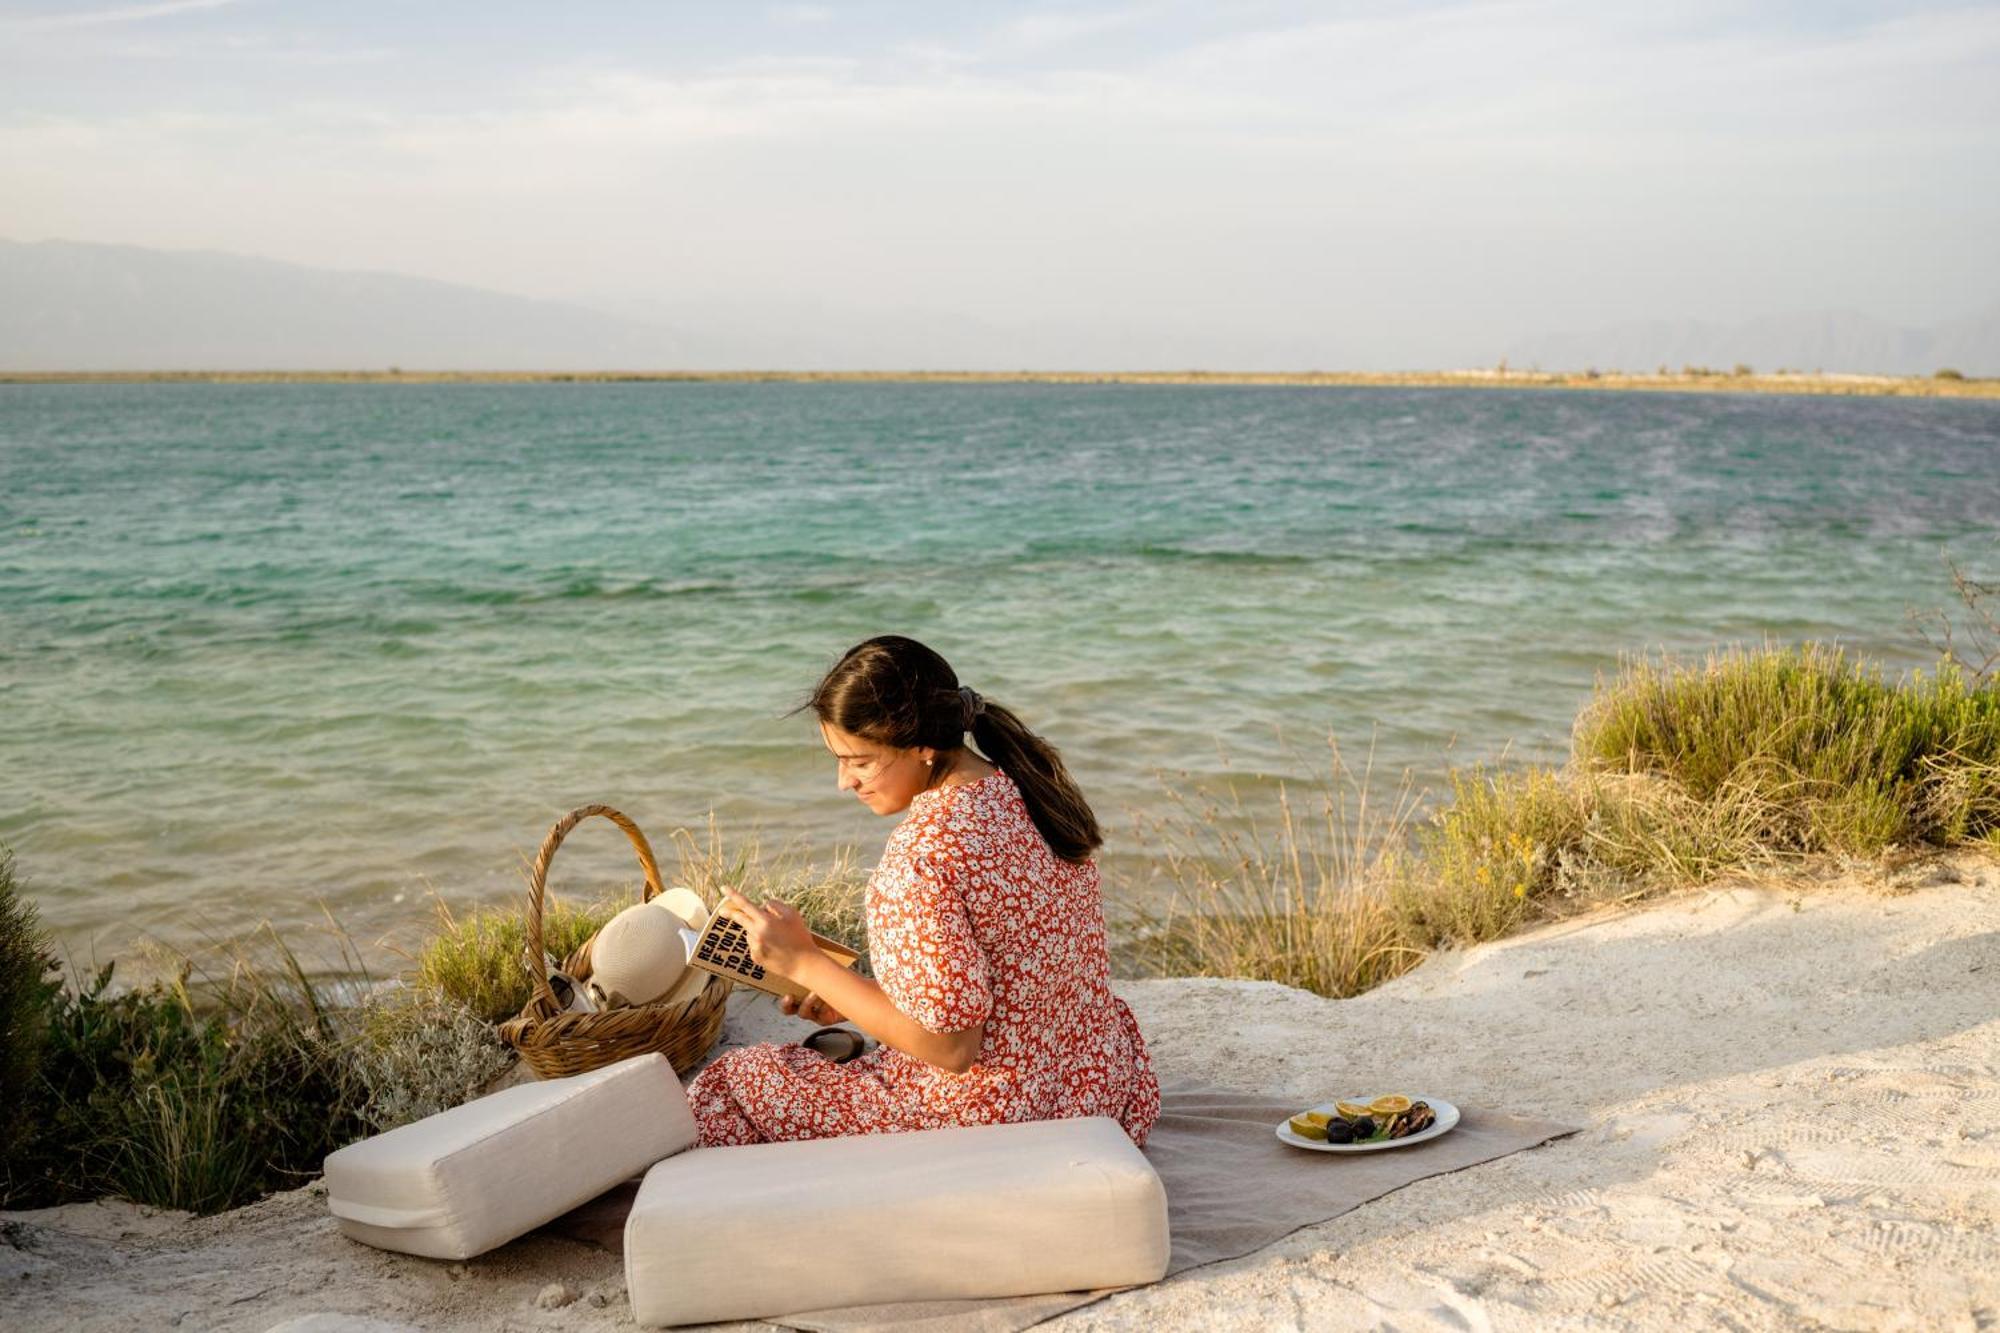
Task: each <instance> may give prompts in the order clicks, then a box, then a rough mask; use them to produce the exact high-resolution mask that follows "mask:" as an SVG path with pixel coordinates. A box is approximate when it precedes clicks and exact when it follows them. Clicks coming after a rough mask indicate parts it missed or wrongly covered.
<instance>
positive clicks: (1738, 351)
mask: <svg viewBox="0 0 2000 1333" xmlns="http://www.w3.org/2000/svg"><path fill="white" fill-rule="evenodd" d="M1507 362H1508V364H1509V365H1510V366H1512V367H1514V368H1515V369H1517V370H1528V369H1533V368H1537V367H1538V368H1540V369H1542V370H1587V369H1590V368H1592V367H1595V368H1596V369H1598V370H1625V371H1641V372H1643V371H1650V370H1657V369H1658V368H1659V367H1661V366H1665V367H1667V368H1668V369H1669V370H1679V369H1681V368H1682V367H1683V366H1706V367H1709V368H1711V369H1714V370H1730V369H1732V368H1734V367H1735V366H1737V365H1739V364H1741V365H1747V366H1749V367H1751V368H1752V369H1754V370H1760V371H1774V370H1824V371H1828V372H1842V371H1860V372H1871V373H1874V374H1879V375H1929V374H1932V373H1934V372H1936V371H1938V370H1942V369H1946V368H1950V369H1953V370H1958V371H1962V372H1964V373H1965V374H1967V375H2000V305H1994V306H1991V307H1989V308H1988V309H1986V310H1985V311H1982V312H1981V313H1979V314H1977V315H1973V316H1971V317H1969V318H1966V319H1961V320H1955V321H1953V322H1951V323H1949V324H1941V325H1939V326H1937V327H1936V328H1930V329H1910V328H1902V327H1899V326H1897V325H1894V324H1889V323H1885V322H1884V321H1882V320H1879V319H1874V318H1872V317H1870V316H1868V315H1863V314H1859V313H1857V312H1855V311H1852V310H1829V311H1824V312H1821V313H1817V314H1804V315H1771V316H1766V317H1764V318H1762V319H1754V320H1750V321H1748V322H1746V323H1742V324H1708V323H1702V322H1700V321H1697V320H1654V321H1651V322H1647V323H1638V324H1622V325H1619V326H1617V327H1615V328H1608V329H1599V330H1597V331H1596V332H1593V333H1553V334H1545V335H1543V336H1541V337H1537V338H1529V339H1526V340H1524V341H1523V342H1521V343H1520V344H1518V345H1517V346H1514V347H1511V348H1509V349H1508V351H1507Z"/></svg>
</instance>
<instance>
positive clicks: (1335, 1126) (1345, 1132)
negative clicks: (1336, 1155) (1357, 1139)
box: [1326, 1120, 1354, 1143]
mask: <svg viewBox="0 0 2000 1333" xmlns="http://www.w3.org/2000/svg"><path fill="white" fill-rule="evenodd" d="M1326 1141H1327V1142H1328V1143H1352V1142H1354V1126H1352V1125H1350V1124H1348V1123H1347V1122H1346V1121H1345V1120H1329V1121H1328V1122H1327V1125H1326Z"/></svg>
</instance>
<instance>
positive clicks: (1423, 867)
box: [1392, 768, 1591, 947]
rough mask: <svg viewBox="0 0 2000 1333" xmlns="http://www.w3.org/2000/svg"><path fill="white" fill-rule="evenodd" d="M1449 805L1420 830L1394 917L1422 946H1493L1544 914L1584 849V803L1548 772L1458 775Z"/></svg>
mask: <svg viewBox="0 0 2000 1333" xmlns="http://www.w3.org/2000/svg"><path fill="white" fill-rule="evenodd" d="M1449 781H1450V784H1451V799H1450V801H1449V803H1447V804H1445V805H1444V806H1443V807H1442V808H1440V809H1439V810H1438V811H1436V812H1435V813H1434V814H1433V815H1432V816H1431V817H1430V819H1429V820H1427V821H1426V822H1425V823H1424V824H1423V825H1422V826H1421V827H1420V828H1419V829H1418V830H1417V847H1418V859H1417V863H1416V864H1415V865H1414V866H1413V867H1412V873H1410V874H1408V875H1405V876H1404V877H1402V879H1401V880H1400V881H1399V882H1398V883H1397V885H1396V887H1395V891H1394V893H1393V895H1392V897H1393V901H1394V904H1395V908H1396V912H1397V915H1398V917H1399V918H1400V919H1401V921H1402V922H1403V923H1404V924H1405V926H1406V927H1407V928H1408V929H1409V931H1410V933H1411V934H1412V935H1413V936H1414V938H1415V939H1417V940H1418V941H1420V942H1421V943H1422V944H1423V945H1425V946H1426V947H1428V946H1431V945H1435V944H1442V943H1448V942H1459V943H1471V942H1475V941H1478V940H1489V939H1494V938H1496V937H1498V936H1501V935H1505V934H1507V933H1509V932H1510V931H1512V930H1514V929H1515V928H1516V927H1517V926H1519V925H1520V924H1521V923H1522V922H1524V921H1526V920H1528V919H1530V918H1531V917H1533V916H1535V915H1537V914H1538V912H1539V902H1540V900H1541V899H1542V898H1543V897H1545V896H1546V895H1547V894H1548V893H1550V892H1551V891H1552V890H1553V889H1554V888H1555V887H1556V884H1557V873H1556V872H1557V867H1558V865H1559V864H1560V863H1561V861H1562V858H1563V856H1564V854H1565V853H1567V852H1569V851H1571V850H1572V849H1574V848H1576V847H1578V846H1580V845H1582V843H1583V840H1584V833H1585V829H1586V828H1587V826H1588V824H1589V820H1590V815H1591V810H1590V805H1589V802H1588V800H1587V797H1586V794H1585V793H1582V792H1579V791H1578V790H1577V789H1575V788H1573V787H1572V786H1571V785H1570V784H1569V783H1566V782H1565V781H1564V780H1563V778H1562V776H1561V775H1560V774H1558V773H1555V772H1554V771H1552V770H1550V769H1546V768H1529V769H1523V770H1520V771H1517V772H1490V771H1486V770H1482V769H1477V768H1474V769H1469V770H1454V771H1453V772H1452V773H1451V774H1450V778H1449Z"/></svg>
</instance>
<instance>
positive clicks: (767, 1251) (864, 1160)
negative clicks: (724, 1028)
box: [625, 1116, 1168, 1326]
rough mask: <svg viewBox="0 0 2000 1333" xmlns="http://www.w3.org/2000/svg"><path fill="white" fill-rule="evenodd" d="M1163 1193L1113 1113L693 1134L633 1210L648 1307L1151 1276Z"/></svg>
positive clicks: (631, 1228)
mask: <svg viewBox="0 0 2000 1333" xmlns="http://www.w3.org/2000/svg"><path fill="white" fill-rule="evenodd" d="M1167 1251H1168V1239H1167V1195H1166V1190H1165V1189H1164V1188H1163V1187H1162V1186H1161V1184H1160V1178H1159V1176H1158V1175H1157V1174H1155V1173H1154V1171H1153V1167H1152V1164H1151V1163H1150V1162H1148V1161H1147V1160H1146V1158H1145V1156H1144V1154H1142V1153H1141V1152H1140V1151H1139V1150H1138V1149H1137V1148H1136V1147H1134V1146H1133V1144H1132V1140H1131V1139H1130V1138H1129V1137H1127V1136H1126V1133H1125V1131H1124V1130H1123V1129H1121V1128H1119V1126H1118V1122H1117V1121H1115V1120H1112V1119H1111V1118H1109V1117H1108V1116H1080V1117H1076V1118H1073V1119H1068V1120H1038V1121H1027V1122H1023V1123H1020V1124H1007V1125H975V1126H967V1127H965V1128H958V1129H927V1130H917V1131H912V1132H906V1133H892V1134H864V1135H854V1136H847V1137H841V1138H831V1139H807V1140H803V1141H799V1142H793V1143H758V1144H751V1145H747V1146H740V1147H723V1148H697V1149H695V1150H694V1151H692V1152H685V1153H682V1154H680V1155H679V1156H678V1157H672V1158H669V1159H668V1160H666V1161H663V1162H661V1163H660V1164H659V1165H657V1166H655V1167H654V1168H653V1169H652V1170H651V1171H648V1172H647V1173H646V1179H645V1182H644V1183H643V1184H642V1185H640V1186H639V1195H638V1198H637V1199H636V1200H635V1201H634V1202H633V1205H632V1212H631V1215H630V1216H629V1217H628V1218H627V1219H626V1222H625V1286H626V1289H627V1291H628V1292H629V1293H630V1295H631V1299H632V1313H633V1316H634V1317H635V1318H636V1319H637V1320H638V1321H639V1323H641V1324H645V1325H650V1326H658V1325H663V1324H688V1323H704V1322H709V1321H715V1320H724V1319H754V1318H759V1317H775V1316H780V1315H787V1314H796V1313H798V1312H800V1311H804V1310H824V1309H831V1308H838V1307H841V1306H848V1305H875V1304H883V1303H889V1302H897V1301H924V1300H954V1299H966V1298H976V1297H990V1296H1024V1295H1030V1294H1033V1293H1037V1292H1051V1291H1085V1290H1094V1289H1096V1288H1099V1287H1122V1286H1131V1285H1136V1284H1139V1283H1144V1282H1156V1281H1158V1280H1159V1279H1160V1278H1161V1277H1163V1276H1165V1275H1166V1271H1167Z"/></svg>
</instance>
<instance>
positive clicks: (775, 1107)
mask: <svg viewBox="0 0 2000 1333" xmlns="http://www.w3.org/2000/svg"><path fill="white" fill-rule="evenodd" d="M804 707H809V708H811V709H812V710H813V712H814V713H815V714H816V715H817V716H818V718H819V726H820V736H821V739H822V740H823V741H824V742H825V743H826V747H827V749H828V750H830V751H831V752H832V753H833V755H834V757H835V759H836V761H837V773H838V780H839V785H840V790H842V791H852V792H854V793H855V795H856V796H858V797H859V798H860V800H861V801H862V803H863V804H864V805H866V806H867V807H868V808H869V809H870V810H873V811H874V812H875V813H876V814H878V815H892V814H896V813H898V812H899V811H903V810H908V811H909V816H908V817H907V818H905V819H904V820H903V821H902V822H901V823H899V824H898V825H897V826H896V828H895V829H894V830H893V831H892V832H891V833H890V835H889V841H888V845H887V846H886V847H885V848H884V849H883V853H882V859H881V863H880V864H879V865H877V866H876V868H875V871H874V873H873V874H872V875H870V876H869V879H868V899H867V912H868V954H869V959H870V966H871V969H872V970H873V972H874V974H875V975H874V978H873V979H872V980H871V979H870V978H868V977H864V976H862V975H860V974H859V973H857V972H855V971H852V970H850V969H847V968H843V967H840V966H838V965H837V964H835V963H833V962H832V961H831V960H830V959H828V958H827V957H826V956H825V955H823V954H822V953H820V951H819V950H818V949H817V948H816V947H815V946H814V945H813V943H812V938H811V932H810V931H809V930H808V929H807V927H806V924H805V922H804V920H803V919H802V918H801V917H800V915H799V913H798V911H797V910H796V909H795V908H793V907H792V906H791V905H790V904H788V903H783V902H766V903H762V904H753V903H751V902H748V901H747V900H745V899H744V898H742V897H741V896H739V895H737V894H734V893H732V894H729V895H727V896H726V897H725V899H724V900H723V904H724V906H725V907H726V909H727V910H728V911H729V913H730V915H732V916H735V917H737V918H738V919H740V920H741V921H742V922H743V923H744V925H745V927H746V930H747V932H748V934H749V936H750V956H751V957H752V958H753V959H755V960H756V961H757V962H758V963H759V964H760V965H762V966H763V967H764V968H765V969H767V970H768V971H771V972H775V973H777V974H778V975H780V976H783V977H789V978H790V979H791V980H793V981H795V982H797V983H798V984H799V985H801V986H803V987H805V988H806V989H807V990H808V991H809V992H811V993H810V994H809V995H808V996H807V997H806V999H805V1000H804V1001H803V1002H802V1003H798V1004H794V1003H793V1002H792V1001H791V1000H789V999H786V1000H784V1001H781V1007H782V1008H783V1009H784V1011H785V1012H786V1013H796V1014H799V1015H801V1016H802V1017H804V1018H806V1019H808V1020H809V1021H811V1022H814V1023H838V1022H841V1021H843V1019H846V1020H849V1021H852V1022H853V1023H854V1024H855V1026H857V1027H859V1028H860V1029H861V1030H862V1031H864V1032H866V1033H868V1034H869V1035H871V1036H873V1037H874V1038H875V1039H876V1041H877V1042H878V1043H880V1044H879V1045H878V1046H877V1047H876V1048H875V1049H874V1050H872V1051H870V1052H869V1053H867V1054H866V1055H862V1056H860V1057H858V1058H856V1059H853V1060H850V1061H848V1062H847V1063H845V1064H837V1063H835V1062H834V1061H832V1060H829V1059H827V1058H826V1057H825V1056H823V1055H821V1054H819V1053H818V1052H816V1051H813V1050H810V1049H808V1048H806V1047H803V1046H796V1045H777V1044H765V1045H761V1046H750V1047H745V1048H743V1049H740V1050H734V1051H728V1052H725V1053H724V1054H723V1055H721V1056H718V1057H717V1058H716V1060H715V1061H714V1063H712V1064H711V1065H709V1066H708V1068H706V1069H704V1070H702V1072H701V1073H700V1074H699V1075H697V1076H696V1078H695V1080H694V1082H693V1083H691V1084H690V1085H689V1086H688V1098H689V1100H690V1102H691V1103H692V1104H693V1106H694V1112H695V1119H696V1121H697V1122H698V1123H699V1125H700V1127H701V1142H702V1144H703V1145H704V1146H707V1145H719V1144H731V1143H758V1142H764V1141H768V1140H775V1139H808V1138H826V1137H831V1136H834V1135H840V1134H881V1133H895V1132H899V1131H905V1130H918V1129H936V1128H940V1127H943V1126H947V1125H978V1124H995V1123H999V1122H1004V1121H1015V1120H1056V1119H1062V1118H1065V1117H1069V1116H1082V1115H1108V1116H1111V1117H1113V1118H1114V1119H1116V1120H1117V1121H1118V1122H1119V1124H1121V1125H1123V1126H1124V1128H1125V1132H1126V1133H1127V1134H1129V1135H1130V1136H1131V1137H1132V1141H1133V1142H1134V1143H1136V1144H1138V1145H1140V1146H1141V1147H1143V1146H1144V1145H1145V1142H1146V1135H1147V1133H1148V1132H1149V1131H1150V1130H1151V1129H1152V1126H1153V1122H1154V1121H1155V1120H1156V1119H1158V1118H1159V1113H1160V1089H1159V1082H1158V1080H1157V1079H1156V1078H1155V1077H1154V1074H1153V1067H1152V1061H1151V1060H1150V1059H1149V1058H1148V1056H1147V1053H1146V1044H1145V1042H1144V1041H1143V1040H1142V1039H1141V1038H1140V1036H1139V1027H1138V1024H1137V1023H1135V1022H1134V1021H1133V1019H1132V1012H1131V1010H1129V1009H1128V1008H1126V1006H1125V1003H1124V1001H1122V1000H1120V999H1119V998H1118V997H1117V996H1115V995H1113V994H1112V993H1111V984H1110V978H1111V970H1110V960H1109V958H1108V956H1107V953H1106V950H1105V941H1104V909H1103V905H1102V903H1101V901H1100V900H1099V895H1098V871H1097V865H1096V863H1095V862H1094V861H1092V860H1091V859H1090V854H1091V852H1093V851H1094V850H1096V849H1097V847H1098V846H1100V845H1101V844H1102V843H1103V841H1104V839H1103V836H1102V835H1101V834H1100V833H1099V832H1098V827H1097V819H1096V817H1095V816H1094V815H1093V814H1092V813H1091V810H1090V806H1089V805H1088V804H1087V803H1085V801H1084V799H1083V794H1082V793H1081V792H1079V791H1078V790H1077V788H1076V784H1075V783H1074V782H1072V781H1071V780H1070V776H1069V773H1068V771H1067V770H1066V769H1065V768H1064V767H1063V762H1062V758H1061V756H1060V755H1058V754H1057V753H1056V750H1055V748H1054V747H1053V746H1051V745H1049V744H1048V743H1047V742H1046V741H1044V740H1043V739H1042V738H1041V737H1039V736H1037V735H1035V734H1034V733H1033V732H1031V731H1029V730H1028V729H1027V728H1026V727H1024V726H1022V725H1021V722H1020V719H1018V718H1016V717H1015V716H1014V714H1012V713H1011V712H1009V711H1007V710H1006V709H1005V708H1001V707H999V706H998V705H996V704H991V703H988V702H987V701H985V700H984V699H982V698H980V697H979V695H978V693H977V692H976V691H973V690H971V689H969V688H964V687H961V686H960V685H959V683H958V677H957V675H956V674H955V673H954V672H953V671H952V669H951V667H950V665H949V664H947V663H946V662H945V660H944V659H943V658H942V657H940V656H938V655H937V654H936V653H934V652H932V651H931V650H930V649H928V648H926V647H924V645H922V644H920V643H918V642H916V641H915V640H914V639H906V638H902V637H900V636H897V635H884V636H882V637H879V638H874V639H869V640H867V641H866V642H864V643H860V644H857V645H855V646H854V647H853V648H851V649H849V650H848V652H847V654H846V655H845V656H844V657H842V658H841V659H840V662H839V663H838V664H837V665H836V666H834V668H833V669H832V670H831V671H829V672H828V673H827V674H826V678H825V679H824V680H822V681H821V682H820V683H819V685H818V687H817V688H816V689H815V690H814V691H813V694H812V697H811V699H810V700H809V701H808V702H807V704H805V705H804ZM967 732H970V733H971V735H972V738H973V739H974V740H975V741H976V742H978V745H979V748H980V750H981V751H983V752H984V753H985V755H987V756H990V757H991V760H992V761H993V762H989V761H988V759H986V758H982V757H981V755H980V754H978V753H975V752H973V751H972V750H971V749H969V748H967V747H966V745H965V736H966V733H967Z"/></svg>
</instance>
